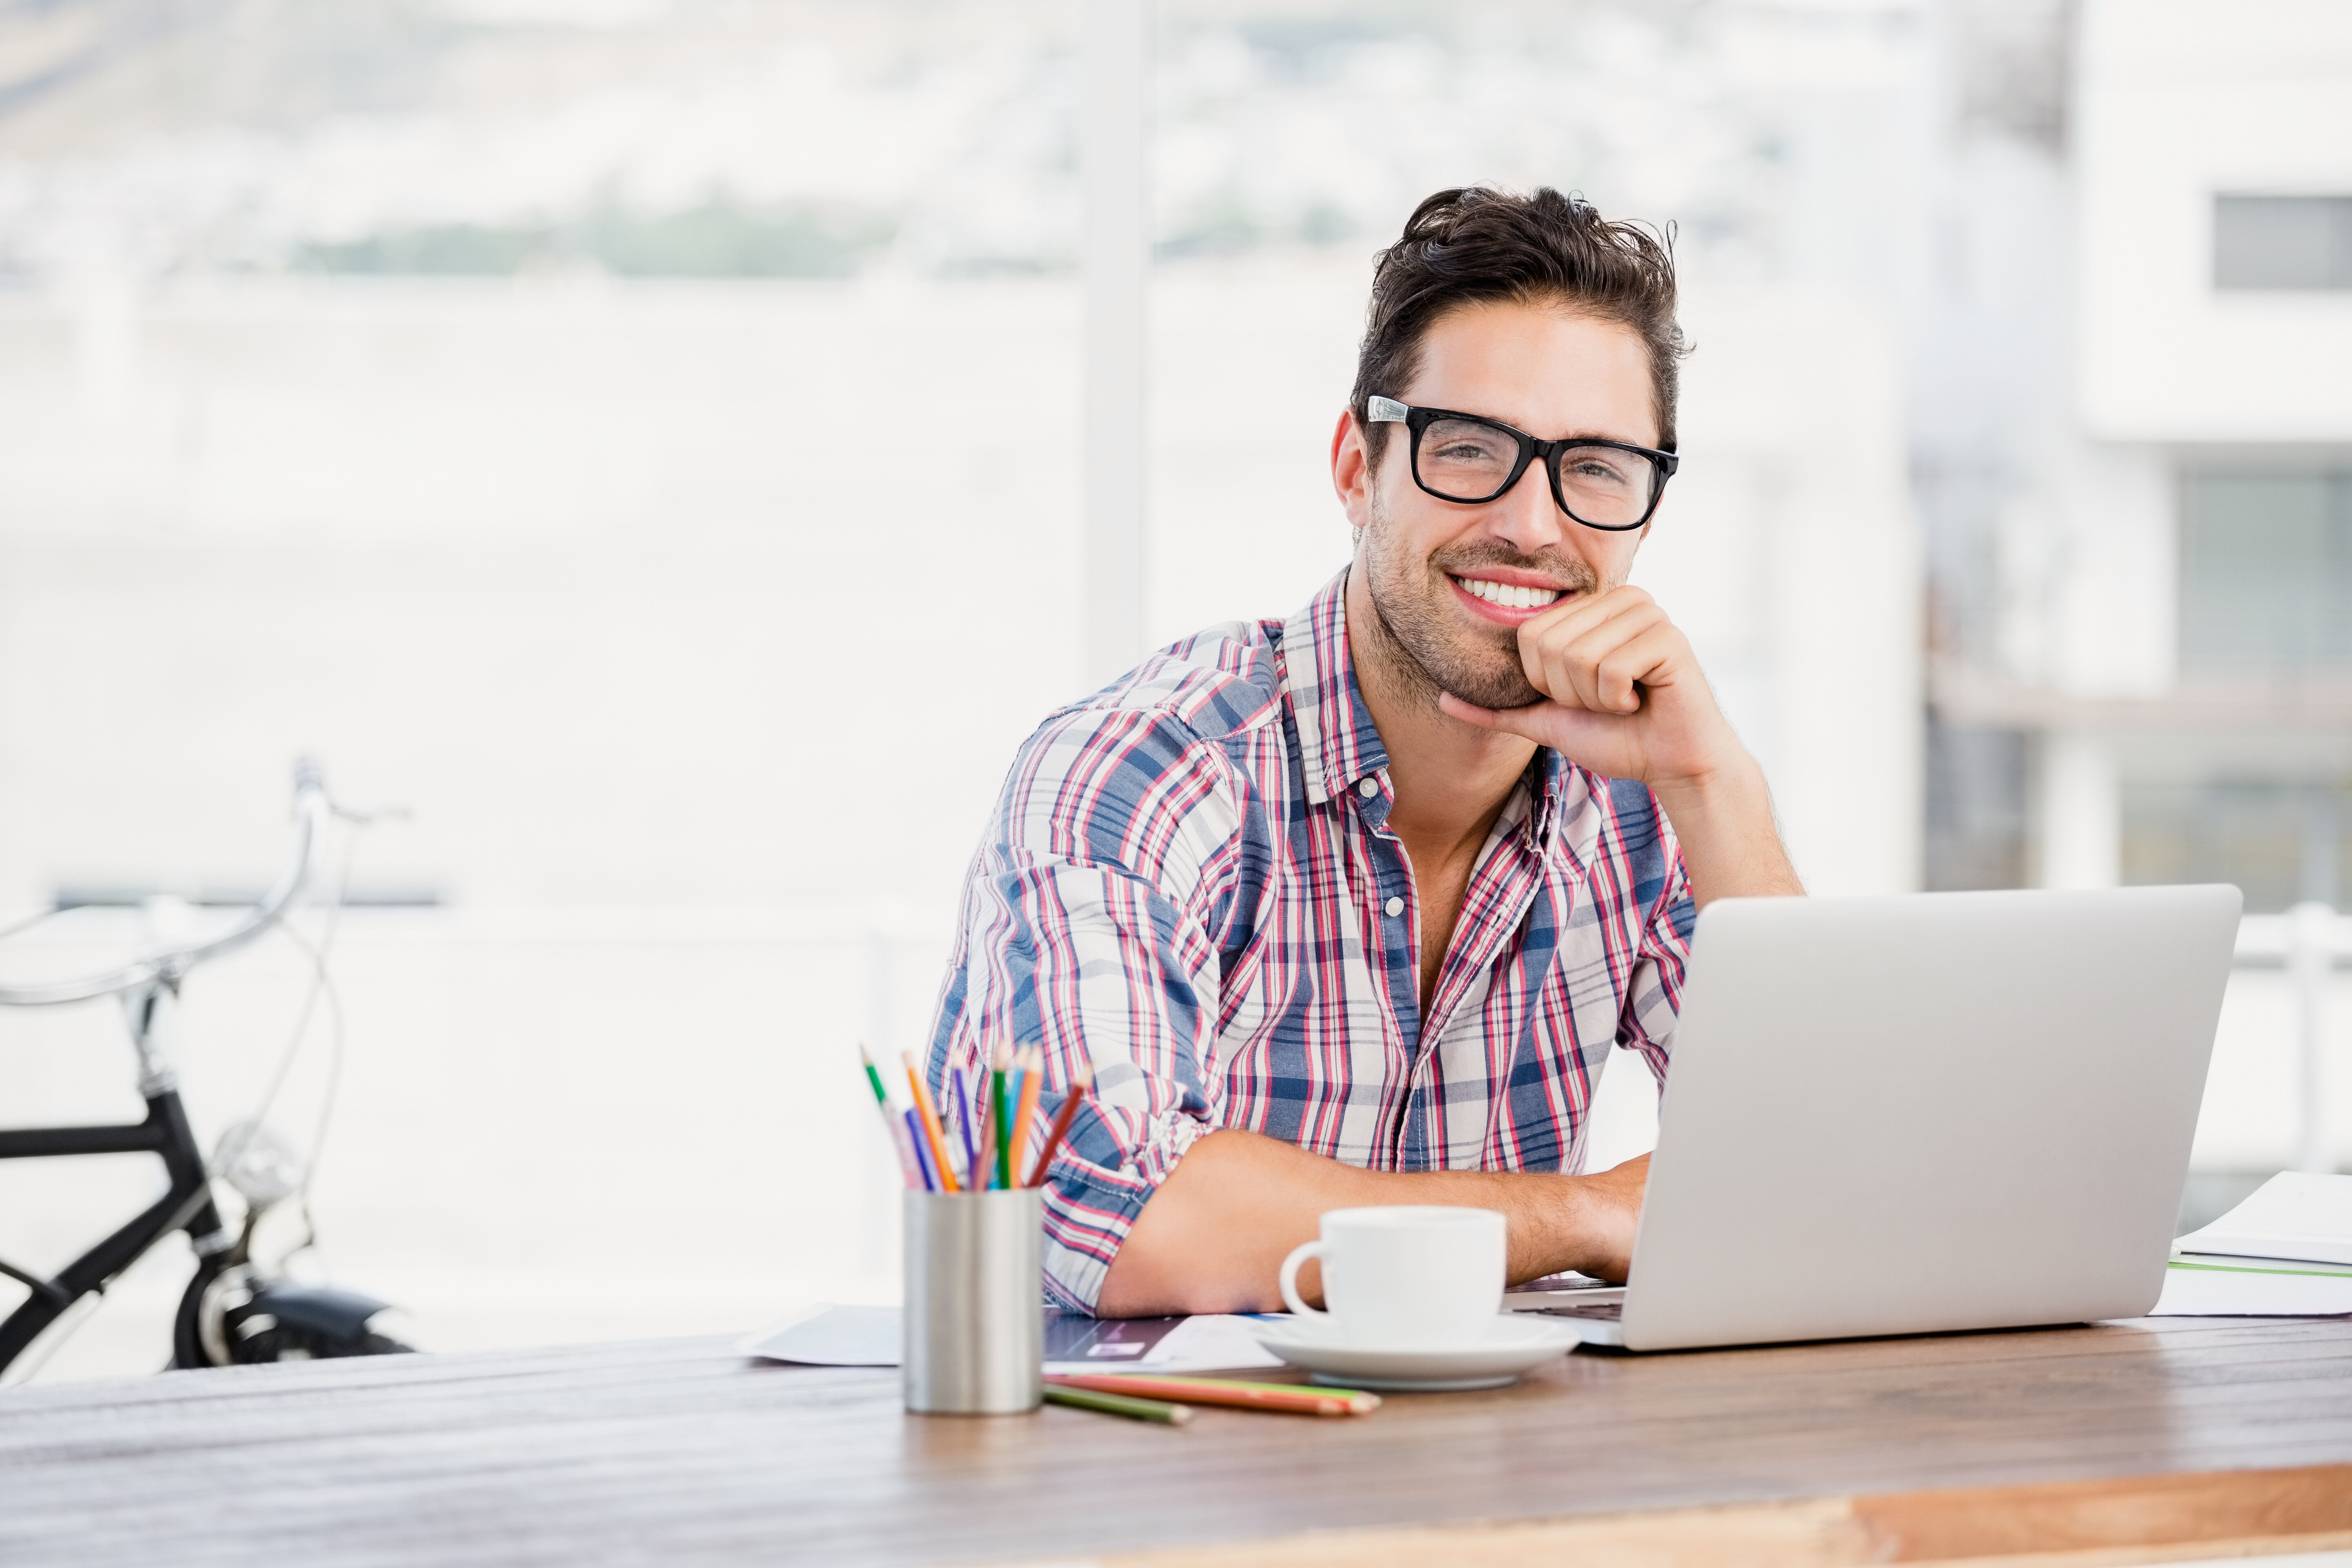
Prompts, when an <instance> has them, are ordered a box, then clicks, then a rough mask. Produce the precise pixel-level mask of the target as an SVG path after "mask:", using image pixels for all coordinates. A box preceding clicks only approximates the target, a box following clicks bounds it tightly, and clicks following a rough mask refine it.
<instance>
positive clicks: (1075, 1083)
mask: <svg viewBox="0 0 2352 1568" xmlns="http://www.w3.org/2000/svg"><path fill="white" fill-rule="evenodd" d="M1041 1070H1042V1069H1041ZM1094 1083H1095V1069H1094V1068H1090V1067H1086V1068H1079V1069H1078V1076H1077V1077H1076V1078H1075V1079H1071V1080H1070V1092H1069V1093H1067V1094H1066V1095H1064V1096H1063V1097H1062V1109H1061V1110H1057V1111H1055V1113H1054V1125H1053V1127H1052V1128H1051V1129H1049V1130H1048V1131H1047V1132H1046V1133H1045V1144H1044V1146H1043V1147H1041V1148H1040V1149H1039V1150H1038V1151H1037V1163H1035V1164H1034V1165H1032V1166H1030V1167H1029V1179H1028V1180H1027V1181H1025V1182H1024V1183H1022V1185H1023V1186H1024V1187H1034V1186H1035V1185H1037V1184H1039V1183H1040V1182H1043V1181H1044V1180H1045V1171H1046V1168H1047V1167H1048V1166H1050V1165H1052V1164H1053V1163H1054V1152H1055V1150H1057V1149H1059V1148H1061V1146H1062V1138H1063V1135H1064V1134H1065V1133H1066V1132H1068V1131H1069V1130H1070V1123H1071V1122H1072V1121H1075V1120H1076V1117H1077V1114H1078V1101H1080V1100H1084V1099H1085V1098H1086V1097H1087V1090H1088V1089H1092V1088H1093V1087H1094Z"/></svg>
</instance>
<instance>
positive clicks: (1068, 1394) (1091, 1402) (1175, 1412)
mask: <svg viewBox="0 0 2352 1568" xmlns="http://www.w3.org/2000/svg"><path fill="white" fill-rule="evenodd" d="M1045 1403H1046V1404H1048V1405H1073V1406H1075V1407H1076V1408H1077V1409H1080V1410H1099V1411H1101V1412H1102V1413H1103V1414H1104V1415H1124V1416H1126V1417H1127V1418H1128V1419H1129V1420H1130V1421H1157V1422H1159V1423H1160V1425H1161V1426H1182V1425H1184V1423H1185V1422H1187V1421H1190V1420H1191V1419H1192V1411H1191V1410H1189V1409H1187V1408H1186V1407H1185V1406H1183V1405H1171V1404H1169V1403H1168V1402H1167V1401H1165V1400H1161V1399H1137V1398H1135V1397H1134V1396H1133V1395H1131V1394H1099V1393H1097V1392H1096V1391H1095V1390H1093V1389H1091V1388H1065V1387H1063V1386H1062V1385H1061V1384H1057V1383H1055V1382H1053V1381H1052V1380H1050V1379H1049V1380H1047V1382H1046V1384H1045Z"/></svg>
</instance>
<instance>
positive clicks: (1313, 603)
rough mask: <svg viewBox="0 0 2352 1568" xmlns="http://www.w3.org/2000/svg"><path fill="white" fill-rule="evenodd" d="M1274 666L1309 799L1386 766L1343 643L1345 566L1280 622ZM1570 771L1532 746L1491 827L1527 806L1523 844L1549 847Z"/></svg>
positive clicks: (1324, 798) (1342, 790)
mask: <svg viewBox="0 0 2352 1568" xmlns="http://www.w3.org/2000/svg"><path fill="white" fill-rule="evenodd" d="M1282 667H1283V672H1282V681H1283V687H1284V689H1285V690H1286V691H1287V692H1288V694H1289V697H1290V711H1291V714H1292V716H1293V717H1294V718H1295V719H1296V720H1297V724H1298V761H1299V771H1300V772H1301V773H1303V774H1304V775H1305V777H1306V782H1307V800H1308V801H1309V802H1310V803H1312V804H1313V805H1323V804H1325V803H1326V802H1328V801H1329V800H1330V799H1331V798H1332V797H1333V796H1334V795H1345V794H1346V793H1347V792H1348V791H1349V790H1351V789H1353V788H1355V787H1356V784H1357V781H1358V780H1360V779H1363V778H1368V777H1370V776H1371V775H1372V774H1374V773H1379V772H1380V771H1381V769H1383V768H1385V767H1387V766H1388V765H1389V753H1388V748H1387V747H1386V746H1384V745H1382V744H1381V731H1380V728H1379V726H1377V725H1375V724H1374V723H1373V722H1372V714H1371V710H1370V708H1368V707H1366V706H1365V704H1364V694H1363V691H1362V689H1360V687H1358V686H1357V684H1356V661H1355V656H1354V654H1353V653H1352V652H1351V651H1350V650H1349V646H1348V574H1347V573H1346V572H1345V571H1342V572H1341V573H1340V574H1339V575H1338V576H1337V577H1334V578H1332V579H1331V581H1330V582H1328V583H1327V584H1324V585H1323V588H1322V591H1321V592H1319V593H1318V594H1317V595H1315V597H1313V598H1312V599H1309V600H1308V601H1307V603H1306V604H1305V605H1302V606H1301V607H1300V608H1299V610H1298V611H1297V614H1295V615H1293V616H1291V617H1290V619H1289V620H1287V621H1286V622H1284V623H1283V628H1282ZM1577 771H1578V770H1577V769H1576V767H1575V765H1574V764H1573V763H1570V762H1569V760H1568V759H1567V758H1566V757H1563V756H1561V755H1560V754H1559V752H1555V751H1553V750H1552V749H1551V748H1550V747H1549V746H1538V747H1537V748H1536V754H1535V760H1534V761H1533V762H1531V763H1529V764H1528V776H1527V777H1526V778H1525V779H1523V780H1521V781H1520V784H1519V787H1518V788H1517V790H1515V791H1513V792H1512V798H1511V800H1510V801H1509V802H1508V803H1507V805H1505V807H1504V820H1503V822H1502V823H1501V824H1499V826H1505V827H1508V826H1511V825H1512V822H1513V820H1514V819H1515V818H1517V817H1518V816H1519V814H1520V813H1521V812H1522V811H1523V810H1526V809H1527V806H1528V805H1532V807H1533V810H1532V811H1531V812H1529V813H1528V816H1527V817H1526V818H1525V820H1524V823H1523V825H1522V830H1523V831H1524V832H1525V833H1526V835H1527V837H1528V845H1529V847H1532V848H1535V849H1538V850H1541V851H1547V852H1548V851H1549V849H1550V848H1551V846H1552V841H1553V839H1554V838H1555V837H1557V835H1558V832H1559V824H1560V820H1561V817H1562V816H1563V815H1564V807H1565V805H1566V803H1567V796H1568V795H1569V794H1570V789H1571V787H1572V786H1573V784H1574V782H1575V776H1576V773H1577ZM1530 797H1532V798H1530ZM1523 803H1524V804H1523Z"/></svg>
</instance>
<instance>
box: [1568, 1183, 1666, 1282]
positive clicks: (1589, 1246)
mask: <svg viewBox="0 0 2352 1568" xmlns="http://www.w3.org/2000/svg"><path fill="white" fill-rule="evenodd" d="M1649 1179H1650V1157H1649V1156H1648V1155H1647V1154H1637V1155H1635V1156H1634V1157H1633V1159H1631V1160H1628V1161H1626V1162H1625V1163H1623V1164H1622V1165H1612V1166H1610V1167H1609V1169H1607V1170H1605V1171H1599V1172H1595V1173H1593V1174H1591V1175H1590V1176H1587V1177H1585V1178H1584V1179H1583V1181H1582V1184H1580V1187H1579V1188H1578V1193H1577V1196H1578V1199H1579V1201H1580V1204H1581V1205H1582V1210H1583V1212H1582V1213H1581V1214H1580V1215H1579V1216H1578V1223H1577V1226H1576V1230H1577V1234H1578V1237H1579V1238H1580V1246H1581V1247H1582V1248H1583V1252H1582V1255H1581V1256H1580V1257H1579V1258H1578V1259H1577V1261H1576V1262H1575V1263H1574V1264H1573V1265H1571V1267H1573V1268H1575V1270H1576V1271H1577V1272H1578V1273H1579V1274H1590V1275H1591V1276H1592V1277H1593V1278H1594V1279H1606V1280H1609V1281H1610V1282H1612V1284H1622V1283H1623V1282H1624V1279H1625V1277H1626V1276H1627V1275H1628V1274H1629V1273H1631V1272H1632V1271H1633V1236H1634V1233H1635V1232H1636V1231H1638V1230H1639V1229H1640V1228H1641V1225H1642V1192H1643V1186H1644V1184H1646V1183H1647V1182H1648V1181H1649Z"/></svg>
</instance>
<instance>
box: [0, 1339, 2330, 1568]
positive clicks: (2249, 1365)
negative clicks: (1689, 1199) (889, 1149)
mask: <svg viewBox="0 0 2352 1568" xmlns="http://www.w3.org/2000/svg"><path fill="white" fill-rule="evenodd" d="M2347 1463H2352V1324H2347V1323H2340V1322H2317V1323H2314V1322H2284V1321H2252V1320H2237V1321H2231V1320H2178V1319H2174V1320H2150V1321H2142V1322H2137V1323H2131V1324H2113V1325H2100V1326H2096V1327H2091V1328H2078V1329H2065V1330H2052V1331H2035V1332H2028V1333H2000V1334H1969V1335H1949V1336H1941V1337H1937V1338H1929V1339H1910V1340H1880V1341H1865V1342H1845V1343H1837V1344H1825V1345H1804V1346H1788V1347H1774V1348H1766V1349H1757V1350H1736V1351H1719V1352H1697V1353H1685V1354H1675V1355H1661V1356H1649V1357H1633V1356H1622V1355H1607V1354H1596V1353H1591V1352H1584V1353H1579V1354H1576V1355H1572V1356H1568V1357H1564V1358H1563V1359H1562V1360H1560V1361H1559V1363H1555V1364H1554V1365H1552V1366H1550V1367H1548V1368H1546V1369H1544V1370H1543V1371H1541V1372H1539V1373H1536V1374H1533V1375H1531V1376H1530V1377H1528V1378H1527V1379H1526V1380H1524V1381H1523V1382H1521V1383H1520V1384H1517V1385H1516V1386H1514V1387H1511V1388H1507V1389H1502V1390H1496V1391H1494V1392H1491V1393H1485V1394H1425V1395H1417V1396H1414V1395H1400V1396H1396V1397H1393V1398H1391V1399H1390V1400H1389V1401H1388V1402H1387V1404H1386V1405H1384V1406H1383V1408H1382V1409H1381V1410H1380V1411H1379V1412H1377V1413H1376V1414H1374V1415H1370V1416H1368V1417H1363V1418H1360V1419H1350V1420H1315V1419H1311V1418H1306V1417H1284V1416H1272V1415H1252V1414H1245V1413H1240V1412H1223V1411H1214V1410H1204V1411H1203V1412H1202V1414H1201V1415H1200V1417H1199V1419H1197V1420H1196V1421H1195V1422H1194V1423H1193V1424H1192V1426H1189V1427H1185V1428H1181V1429H1177V1428H1168V1427H1159V1426H1142V1425H1139V1424H1134V1423H1129V1422H1122V1421H1118V1420H1114V1419H1110V1418H1108V1417H1103V1416H1098V1415H1089V1414H1086V1413H1083V1412H1079V1411H1074V1410H1065V1409H1056V1408H1048V1409H1045V1410H1043V1411H1040V1412H1038V1413H1036V1414H1034V1415H1025V1416H1001V1417H985V1418H959V1417H950V1416H929V1417H909V1416H907V1415H904V1414H903V1413H902V1412H901V1411H900V1410H899V1408H898V1378H897V1374H896V1373H892V1372H872V1371H854V1370H833V1369H816V1368H798V1367H775V1366H763V1365H757V1364H753V1363H746V1362H745V1361H743V1360H742V1359H741V1358H740V1357H739V1356H736V1355H734V1354H733V1353H732V1352H730V1350H729V1349H728V1347H727V1346H726V1344H725V1343H723V1342H716V1341H709V1340H690V1341H662V1342H642V1343H629V1344H616V1345H601V1346H588V1347H574V1348H561V1349H550V1350H541V1351H530V1352H499V1353H482V1354H468V1355H446V1356H416V1357H394V1358H383V1359H378V1360H370V1361H359V1362H320V1363H310V1364H307V1365H286V1366H273V1367H247V1368H233V1369H228V1370H225V1371H219V1372H189V1373H164V1374H161V1375H158V1376H155V1377H151V1378H145V1379H140V1380H135V1381H123V1382H112V1383H101V1384H76V1385H67V1386H61V1387H58V1388H51V1389H43V1388H36V1389H20V1390H16V1391H12V1392H9V1393H6V1394H0V1563H7V1564H10V1565H11V1568H20V1565H22V1568H29V1565H33V1564H47V1563H74V1564H77V1565H78V1568H107V1565H110V1564H117V1563H121V1564H131V1563H138V1564H142V1568H143V1565H145V1564H151V1563H177V1564H208V1563H224V1564H226V1563H237V1564H240V1565H248V1564H251V1563H255V1562H257V1561H269V1560H278V1561H293V1562H299V1563H307V1564H318V1565H321V1568H344V1565H352V1568H359V1565H370V1568H373V1565H379V1564H383V1565H389V1564H433V1565H435V1568H466V1565H472V1564H480V1565H484V1568H490V1565H497V1568H509V1565H520V1564H540V1563H566V1564H602V1563H666V1564H704V1563H713V1564H715V1563H965V1562H987V1561H1032V1562H1036V1561H1046V1560H1066V1559H1076V1558H1087V1557H1093V1556H1109V1555H1115V1554H1117V1555H1131V1554H1138V1553H1152V1552H1182V1551H1184V1550H1185V1549H1198V1548H1206V1547H1210V1546H1214V1545H1217V1544H1219V1543H1233V1542H1252V1541H1260V1542H1262V1541H1267V1540H1272V1539H1277V1538H1284V1537H1292V1536H1297V1535H1299V1534H1300V1533H1302V1532H1307V1531H1330V1530H1334V1529H1347V1528H1357V1529H1379V1528H1384V1527H1397V1528H1402V1529H1407V1530H1408V1531H1409V1530H1410V1527H1416V1526H1453V1525H1462V1524H1467V1523H1470V1522H1472V1521H1499V1522H1501V1523H1504V1524H1508V1523H1509V1522H1510V1521H1575V1520H1577V1519H1579V1518H1597V1517H1599V1516H1603V1515H1612V1514H1620V1513H1625V1512H1629V1511H1638V1510H1661V1509H1685V1508H1692V1507H1698V1506H1720V1505H1732V1504H1759V1503H1777V1502H1792V1501H1797V1500H1808V1499H1814V1500H1818V1499H1831V1498H1853V1497H1857V1496H1875V1495H1885V1494H1898V1493H1908V1492H1915V1491H1919V1490H1922V1489H1949V1488H1976V1487H2001V1486H2015V1485H2019V1484H2023V1483H2048V1482H2063V1481H2090V1480H2101V1479H2115V1478H2144V1477H2162V1476H2185V1475H2194V1474H2197V1473H2200V1472H2211V1471H2231V1470H2248V1469H2262V1468H2288V1467H2310V1466H2324V1465H2342V1464H2347ZM2304 1528H2311V1527H2308V1526H2306V1527H2304Z"/></svg>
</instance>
